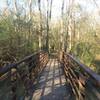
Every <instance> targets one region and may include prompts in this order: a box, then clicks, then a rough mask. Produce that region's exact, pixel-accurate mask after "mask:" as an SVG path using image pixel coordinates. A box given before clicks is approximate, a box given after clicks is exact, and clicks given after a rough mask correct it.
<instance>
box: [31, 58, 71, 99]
mask: <svg viewBox="0 0 100 100" xmlns="http://www.w3.org/2000/svg"><path fill="white" fill-rule="evenodd" d="M66 84H67V83H66V80H65V76H64V73H63V71H62V68H61V66H60V63H59V62H58V61H57V59H50V60H49V62H48V64H47V65H46V67H45V69H44V71H43V72H42V73H41V75H40V77H39V78H38V83H37V84H36V85H35V87H36V89H35V92H34V94H33V97H32V100H72V95H71V94H70V93H71V91H70V86H68V85H66Z"/></svg>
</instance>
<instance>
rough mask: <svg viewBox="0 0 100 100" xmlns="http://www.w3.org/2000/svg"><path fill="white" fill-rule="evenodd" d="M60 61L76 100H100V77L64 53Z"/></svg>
mask: <svg viewBox="0 0 100 100" xmlns="http://www.w3.org/2000/svg"><path fill="white" fill-rule="evenodd" d="M60 60H61V62H62V64H63V69H64V73H65V76H66V80H67V81H68V82H69V84H70V85H71V87H72V91H73V94H74V96H75V98H76V100H100V75H97V74H96V73H95V72H93V71H92V70H91V69H90V68H89V67H87V66H86V65H84V64H82V63H81V62H80V61H78V60H77V59H76V58H74V57H73V56H71V55H70V54H66V53H62V58H61V59H60Z"/></svg>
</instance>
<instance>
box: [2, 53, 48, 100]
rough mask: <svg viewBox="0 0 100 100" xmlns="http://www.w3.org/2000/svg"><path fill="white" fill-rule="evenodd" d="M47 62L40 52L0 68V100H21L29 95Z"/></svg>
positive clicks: (46, 58) (45, 54)
mask: <svg viewBox="0 0 100 100" xmlns="http://www.w3.org/2000/svg"><path fill="white" fill-rule="evenodd" d="M47 62H48V54H47V53H46V52H44V51H40V52H38V53H35V54H32V55H30V56H28V57H26V58H24V59H22V60H21V61H19V62H16V63H14V64H10V65H8V66H4V67H0V100H23V99H24V98H25V97H26V95H27V96H29V95H31V93H32V91H33V90H34V85H33V84H34V82H35V80H36V78H37V76H38V74H39V73H40V72H41V71H42V70H43V68H44V67H45V65H46V63H47Z"/></svg>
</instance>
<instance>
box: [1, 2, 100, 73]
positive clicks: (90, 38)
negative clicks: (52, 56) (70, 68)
mask: <svg viewBox="0 0 100 100" xmlns="http://www.w3.org/2000/svg"><path fill="white" fill-rule="evenodd" d="M38 50H46V51H47V52H49V53H52V52H58V51H60V50H64V51H65V52H68V53H70V54H72V55H73V56H75V57H77V59H79V60H81V62H83V63H85V64H86V65H88V66H90V68H91V69H92V70H94V71H95V72H96V73H98V74H99V73H100V1H99V0H58V1H57V0H0V67H2V66H4V65H7V64H10V63H13V62H17V61H19V60H20V59H22V58H23V57H25V56H27V55H30V54H32V53H34V52H35V51H38Z"/></svg>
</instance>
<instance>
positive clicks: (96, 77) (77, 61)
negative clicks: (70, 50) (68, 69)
mask: <svg viewBox="0 0 100 100" xmlns="http://www.w3.org/2000/svg"><path fill="white" fill-rule="evenodd" d="M67 55H68V56H69V57H70V58H71V59H72V60H73V61H75V62H76V63H77V64H78V65H79V67H80V68H82V69H83V70H84V71H85V72H87V73H88V74H89V75H90V76H91V77H92V78H93V79H94V80H95V81H96V83H97V85H98V86H100V75H98V74H96V73H95V72H94V71H93V70H91V69H90V68H89V67H88V66H86V65H85V64H83V63H81V62H80V61H79V60H77V59H76V58H75V57H73V56H72V55H70V54H67Z"/></svg>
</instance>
